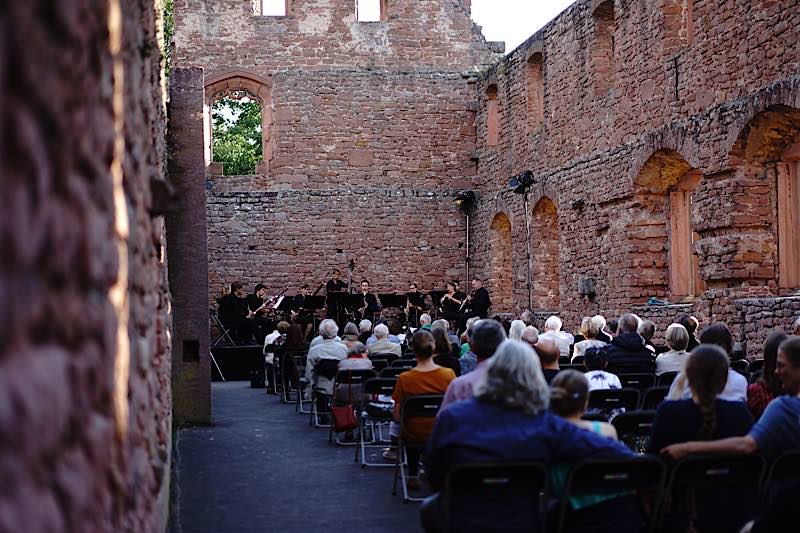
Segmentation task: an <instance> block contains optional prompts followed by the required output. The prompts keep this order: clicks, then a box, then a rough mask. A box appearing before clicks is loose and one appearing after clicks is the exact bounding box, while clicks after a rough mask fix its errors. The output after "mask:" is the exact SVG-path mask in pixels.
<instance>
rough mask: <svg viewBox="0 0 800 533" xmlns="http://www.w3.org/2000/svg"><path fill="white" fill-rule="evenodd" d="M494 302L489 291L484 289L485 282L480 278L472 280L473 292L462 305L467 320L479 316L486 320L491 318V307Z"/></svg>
mask: <svg viewBox="0 0 800 533" xmlns="http://www.w3.org/2000/svg"><path fill="white" fill-rule="evenodd" d="M491 305H492V301H491V299H490V298H489V291H487V290H486V289H485V288H483V282H482V281H481V280H480V279H478V278H473V279H472V291H471V292H470V293H469V296H467V297H466V299H465V300H464V302H463V303H462V304H461V311H462V312H463V313H464V317H465V318H470V317H473V316H477V317H480V318H486V317H487V316H489V307H491Z"/></svg>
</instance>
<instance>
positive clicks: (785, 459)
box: [761, 450, 800, 505]
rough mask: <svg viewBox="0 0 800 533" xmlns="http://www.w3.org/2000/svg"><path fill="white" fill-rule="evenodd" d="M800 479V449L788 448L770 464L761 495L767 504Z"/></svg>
mask: <svg viewBox="0 0 800 533" xmlns="http://www.w3.org/2000/svg"><path fill="white" fill-rule="evenodd" d="M798 480H800V450H788V451H785V452H783V453H782V454H781V455H779V456H778V457H776V458H775V459H774V460H773V461H772V462H771V463H770V465H769V468H768V469H767V473H766V475H765V476H764V482H763V483H762V485H761V495H762V497H763V500H764V504H765V505H766V504H767V503H768V502H769V500H770V499H771V498H772V497H773V496H774V495H775V494H776V493H777V492H778V491H780V490H781V489H782V488H784V487H786V486H787V485H789V484H791V483H796V482H797V481H798Z"/></svg>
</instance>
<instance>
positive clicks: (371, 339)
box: [366, 320, 403, 350]
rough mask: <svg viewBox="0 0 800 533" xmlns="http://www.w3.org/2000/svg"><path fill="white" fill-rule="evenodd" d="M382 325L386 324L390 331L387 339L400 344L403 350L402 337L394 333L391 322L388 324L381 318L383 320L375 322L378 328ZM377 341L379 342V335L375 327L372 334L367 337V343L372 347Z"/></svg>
mask: <svg viewBox="0 0 800 533" xmlns="http://www.w3.org/2000/svg"><path fill="white" fill-rule="evenodd" d="M380 325H384V326H386V328H387V331H388V332H389V336H388V337H387V339H389V342H393V343H395V344H397V345H398V346H400V347H401V350H402V344H403V343H402V342H401V341H400V338H399V337H398V336H397V335H394V334H392V328H391V326H389V324H387V323H386V321H385V320H381V321H379V322H376V323H375V327H376V328H377V327H378V326H380ZM376 342H378V337H377V336H376V335H375V330H374V329H373V330H372V335H371V336H370V337H369V338H368V339H367V342H366V345H367V347H370V346H372V345H373V344H375V343H376Z"/></svg>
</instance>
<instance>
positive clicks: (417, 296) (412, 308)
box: [406, 282, 425, 328]
mask: <svg viewBox="0 0 800 533" xmlns="http://www.w3.org/2000/svg"><path fill="white" fill-rule="evenodd" d="M424 306H425V295H424V294H422V293H421V292H419V290H417V284H416V283H413V282H412V283H410V284H409V286H408V292H407V293H406V323H407V324H408V326H409V327H412V328H416V327H418V325H419V324H418V322H419V316H420V315H421V314H422V312H423V309H424Z"/></svg>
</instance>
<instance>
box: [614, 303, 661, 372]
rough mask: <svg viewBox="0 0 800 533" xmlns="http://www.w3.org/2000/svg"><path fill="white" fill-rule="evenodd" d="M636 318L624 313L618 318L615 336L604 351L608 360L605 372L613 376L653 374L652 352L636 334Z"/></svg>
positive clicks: (653, 361) (637, 322) (637, 325)
mask: <svg viewBox="0 0 800 533" xmlns="http://www.w3.org/2000/svg"><path fill="white" fill-rule="evenodd" d="M638 328H639V320H638V318H637V317H636V316H635V315H633V314H631V313H625V314H624V315H622V316H621V317H620V318H619V325H618V326H617V336H616V337H614V338H613V339H612V340H611V343H610V344H608V345H607V346H606V347H605V348H603V349H604V350H606V358H607V359H608V367H606V370H608V371H609V372H611V373H613V374H618V375H619V374H635V373H640V374H652V373H653V372H655V367H656V364H655V357H654V355H653V352H651V351H650V350H648V349H647V348H646V347H645V345H644V339H642V337H641V335H639V333H638V332H637V330H638Z"/></svg>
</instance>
